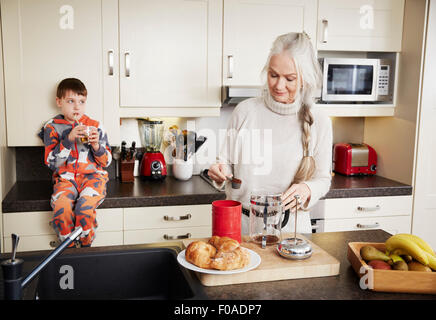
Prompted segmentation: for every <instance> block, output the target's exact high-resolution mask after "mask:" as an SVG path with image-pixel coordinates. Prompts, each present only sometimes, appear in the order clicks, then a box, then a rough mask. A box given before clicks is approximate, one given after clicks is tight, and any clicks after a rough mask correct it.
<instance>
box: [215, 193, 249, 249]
mask: <svg viewBox="0 0 436 320" xmlns="http://www.w3.org/2000/svg"><path fill="white" fill-rule="evenodd" d="M241 215H242V204H241V203H240V202H239V201H234V200H217V201H214V202H212V235H213V236H220V237H229V238H232V239H235V240H236V241H238V242H239V243H240V242H241Z"/></svg>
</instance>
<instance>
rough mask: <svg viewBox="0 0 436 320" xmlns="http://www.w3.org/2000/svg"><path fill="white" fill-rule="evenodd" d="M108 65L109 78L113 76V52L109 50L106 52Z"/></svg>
mask: <svg viewBox="0 0 436 320" xmlns="http://www.w3.org/2000/svg"><path fill="white" fill-rule="evenodd" d="M108 62H109V63H108V65H109V72H108V74H109V75H110V76H113V75H114V51H113V50H109V51H108Z"/></svg>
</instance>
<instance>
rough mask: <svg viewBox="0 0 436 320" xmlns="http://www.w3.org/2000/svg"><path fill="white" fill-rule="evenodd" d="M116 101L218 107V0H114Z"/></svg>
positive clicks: (123, 104)
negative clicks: (117, 40)
mask: <svg viewBox="0 0 436 320" xmlns="http://www.w3.org/2000/svg"><path fill="white" fill-rule="evenodd" d="M119 23H120V101H121V107H219V106H220V92H221V91H220V87H221V85H220V84H221V81H220V80H221V67H220V62H221V38H222V36H221V33H222V31H221V30H222V0H200V1H198V0H197V1H196V0H160V1H152V0H120V1H119Z"/></svg>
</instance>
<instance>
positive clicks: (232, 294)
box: [204, 230, 436, 300]
mask: <svg viewBox="0 0 436 320" xmlns="http://www.w3.org/2000/svg"><path fill="white" fill-rule="evenodd" d="M304 236H306V237H307V238H308V239H309V240H311V241H313V242H314V243H315V244H317V245H318V246H320V247H321V248H322V249H324V250H325V251H327V252H328V253H329V254H331V255H332V256H334V257H335V258H336V259H338V260H339V262H340V264H341V265H340V269H339V275H337V276H331V277H319V278H306V279H293V280H281V281H270V282H256V283H247V284H235V285H227V286H215V287H204V290H205V292H206V294H207V296H208V297H209V298H210V299H214V300H235V299H236V300H251V299H259V300H280V299H282V300H297V299H309V300H310V299H316V300H333V299H335V300H336V299H338V300H347V299H349V300H350V299H351V300H372V299H376V300H384V299H400V300H410V299H433V300H435V299H436V295H425V294H406V293H385V292H375V291H370V290H362V289H360V286H359V277H358V276H357V274H356V273H355V272H354V270H353V268H352V267H351V264H350V263H349V262H348V259H347V246H348V242H360V241H363V242H384V241H386V239H388V238H389V237H390V234H389V233H387V232H385V231H383V230H365V231H348V232H325V233H314V234H305V235H304Z"/></svg>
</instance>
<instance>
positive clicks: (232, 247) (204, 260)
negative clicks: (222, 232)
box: [185, 236, 250, 270]
mask: <svg viewBox="0 0 436 320" xmlns="http://www.w3.org/2000/svg"><path fill="white" fill-rule="evenodd" d="M185 258H186V261H188V262H190V263H192V264H194V265H196V266H197V267H200V268H204V269H217V270H234V269H240V268H243V267H245V266H247V265H248V264H249V263H250V255H249V254H248V252H247V251H246V250H245V249H244V248H241V246H240V245H239V242H238V241H236V240H233V239H231V238H228V237H219V236H213V237H212V238H210V239H209V241H208V243H206V242H204V241H201V240H200V241H193V242H191V243H190V244H189V245H188V247H187V248H186V252H185Z"/></svg>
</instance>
